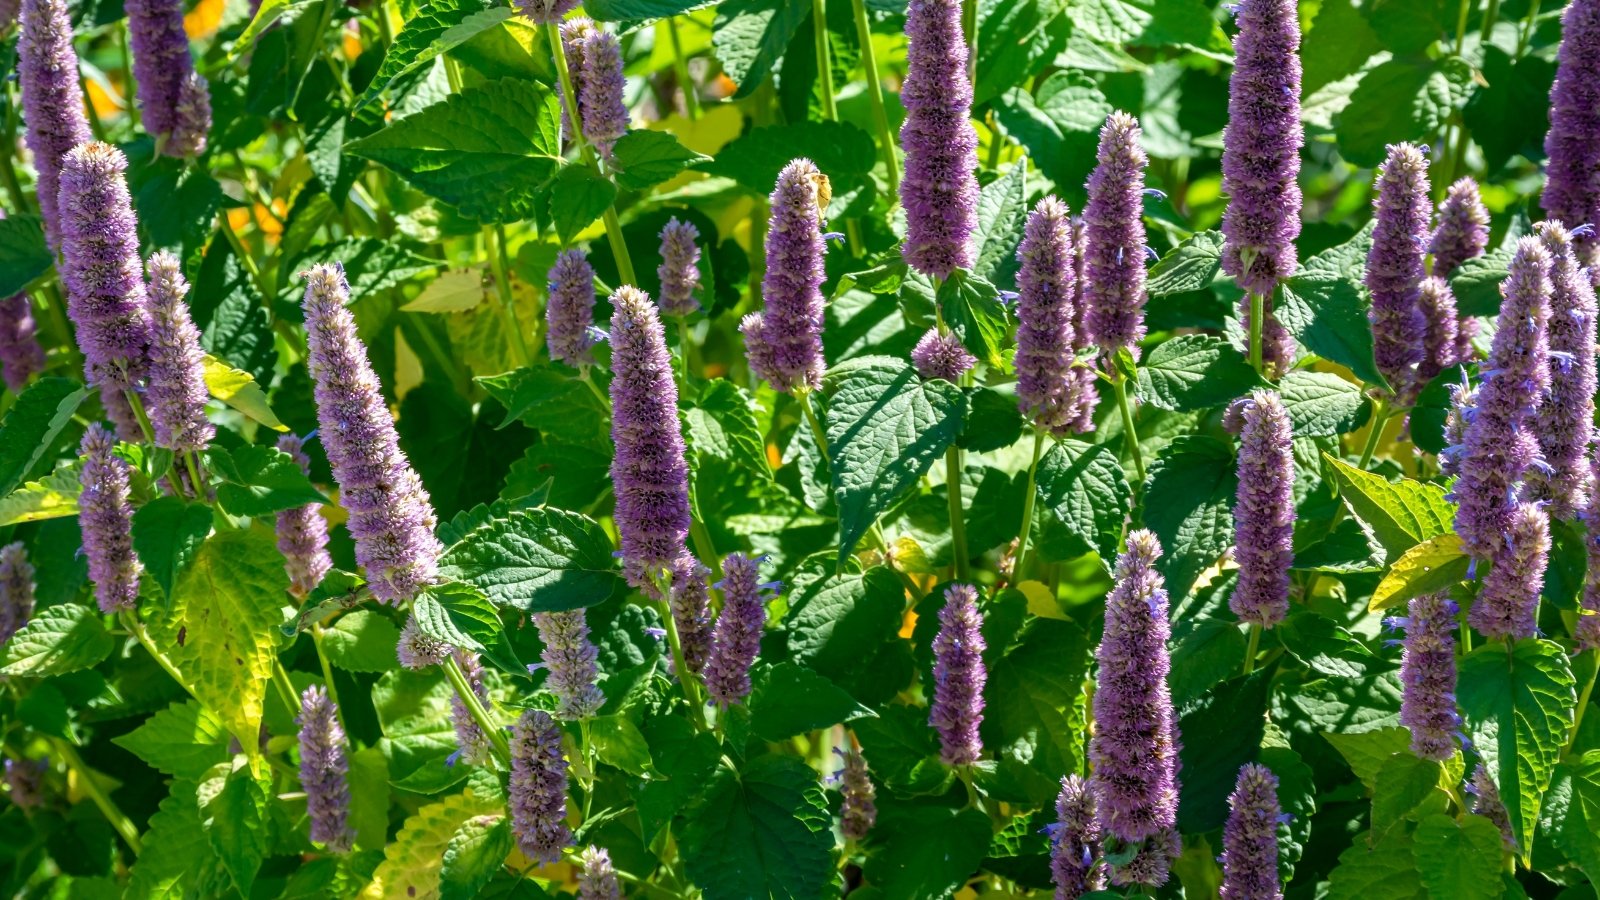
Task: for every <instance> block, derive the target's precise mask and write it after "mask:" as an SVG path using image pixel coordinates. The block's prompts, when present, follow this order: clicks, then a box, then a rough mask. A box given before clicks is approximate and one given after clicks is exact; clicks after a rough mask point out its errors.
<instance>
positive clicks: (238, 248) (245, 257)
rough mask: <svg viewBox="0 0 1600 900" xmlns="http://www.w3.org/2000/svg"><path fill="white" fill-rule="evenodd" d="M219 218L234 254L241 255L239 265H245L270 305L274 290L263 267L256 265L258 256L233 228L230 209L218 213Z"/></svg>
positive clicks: (262, 297) (264, 299)
mask: <svg viewBox="0 0 1600 900" xmlns="http://www.w3.org/2000/svg"><path fill="white" fill-rule="evenodd" d="M217 220H218V221H219V222H221V223H222V236H223V237H225V238H227V239H228V244H229V246H231V247H233V255H234V256H237V257H239V265H241V266H244V270H245V273H246V274H248V275H249V276H250V280H251V281H254V282H255V284H256V290H258V291H260V292H261V300H262V302H263V303H266V304H267V305H268V306H269V307H270V306H271V305H272V298H273V296H274V292H273V291H272V290H271V288H270V287H269V286H268V285H267V280H266V279H265V278H264V277H262V274H261V267H260V266H258V265H256V258H255V257H254V256H251V255H250V250H249V248H247V247H246V246H245V245H244V240H243V239H242V238H240V237H239V234H238V232H236V231H234V230H233V223H232V222H230V221H228V211H227V210H222V211H221V212H219V213H217Z"/></svg>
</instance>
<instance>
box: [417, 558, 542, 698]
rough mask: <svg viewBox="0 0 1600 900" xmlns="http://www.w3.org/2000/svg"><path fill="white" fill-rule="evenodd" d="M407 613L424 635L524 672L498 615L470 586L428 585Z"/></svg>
mask: <svg viewBox="0 0 1600 900" xmlns="http://www.w3.org/2000/svg"><path fill="white" fill-rule="evenodd" d="M411 614H412V615H413V616H414V617H415V618H416V620H417V627H418V628H420V629H421V630H422V632H423V633H424V634H427V635H429V636H431V637H434V638H437V639H438V640H441V641H444V642H445V643H446V644H449V645H450V646H452V647H461V648H463V649H466V650H471V651H472V652H473V653H481V654H483V656H484V658H485V659H488V660H489V661H491V662H493V663H494V664H495V665H497V666H499V667H500V668H501V669H504V670H505V671H507V672H513V673H515V674H518V675H521V674H522V673H524V672H526V671H527V668H526V667H525V666H523V665H522V663H521V662H519V661H518V660H517V656H516V653H515V652H513V651H512V649H511V644H510V640H509V639H508V637H507V635H506V629H505V625H504V624H503V623H501V621H500V614H499V613H498V612H496V611H495V608H494V606H493V605H492V604H491V603H490V602H489V598H487V597H485V596H484V595H483V592H482V591H480V590H478V588H477V587H476V586H474V585H470V584H463V583H462V582H459V581H444V582H442V583H440V584H435V585H431V586H430V587H428V588H427V589H426V590H424V591H423V592H422V593H421V594H418V595H417V597H416V599H415V600H413V601H412V604H411Z"/></svg>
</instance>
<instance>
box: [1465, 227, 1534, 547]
mask: <svg viewBox="0 0 1600 900" xmlns="http://www.w3.org/2000/svg"><path fill="white" fill-rule="evenodd" d="M1549 273H1550V252H1549V251H1548V250H1547V249H1545V246H1544V243H1543V242H1542V241H1541V240H1540V239H1539V238H1536V237H1527V238H1523V239H1521V240H1520V241H1518V242H1517V250H1516V255H1515V256H1513V257H1512V259H1511V266H1510V275H1508V276H1507V278H1506V280H1505V282H1504V283H1503V284H1502V285H1501V286H1500V292H1501V294H1502V295H1503V296H1504V298H1505V300H1504V302H1503V303H1501V305H1500V320H1499V329H1498V330H1497V331H1496V332H1495V336H1494V347H1493V349H1492V350H1491V351H1490V354H1489V364H1488V365H1489V367H1488V371H1487V372H1486V373H1485V376H1484V381H1483V384H1482V385H1480V386H1479V388H1478V395H1477V404H1476V406H1475V407H1474V411H1473V413H1472V418H1471V421H1470V422H1469V423H1468V425H1467V431H1466V439H1465V441H1463V445H1462V450H1461V457H1460V460H1459V462H1458V464H1457V465H1458V467H1459V469H1460V474H1459V476H1458V477H1457V478H1456V483H1455V491H1454V492H1455V496H1456V502H1457V504H1458V507H1457V510H1456V533H1457V534H1459V535H1460V536H1461V543H1462V546H1463V547H1465V548H1466V551H1467V553H1469V554H1470V555H1472V556H1473V557H1475V558H1477V559H1480V560H1481V559H1488V558H1490V557H1491V556H1492V555H1493V554H1494V553H1496V552H1498V551H1499V550H1500V549H1501V548H1502V547H1504V545H1505V538H1504V536H1505V534H1506V533H1507V532H1508V531H1509V530H1510V527H1511V518H1512V512H1513V510H1514V509H1515V507H1516V503H1517V492H1516V488H1517V483H1518V482H1520V481H1521V480H1522V476H1523V473H1524V472H1526V471H1527V470H1528V468H1529V467H1530V466H1532V465H1533V464H1534V462H1535V460H1537V459H1538V458H1539V441H1538V437H1537V435H1536V434H1535V432H1534V429H1533V423H1534V416H1535V414H1536V412H1537V410H1538V408H1539V404H1540V402H1541V401H1542V400H1543V398H1544V394H1545V391H1546V390H1547V389H1548V387H1549V384H1550V365H1549V359H1548V357H1549V351H1548V349H1547V337H1546V333H1545V332H1546V323H1547V322H1548V319H1549V309H1550V275H1549Z"/></svg>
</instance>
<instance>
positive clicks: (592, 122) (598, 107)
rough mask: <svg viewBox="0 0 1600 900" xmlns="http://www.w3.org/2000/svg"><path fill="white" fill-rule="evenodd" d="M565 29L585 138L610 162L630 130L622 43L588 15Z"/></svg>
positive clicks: (562, 31)
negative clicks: (619, 139) (625, 98)
mask: <svg viewBox="0 0 1600 900" xmlns="http://www.w3.org/2000/svg"><path fill="white" fill-rule="evenodd" d="M561 33H562V38H563V40H562V43H563V45H564V46H565V48H566V50H567V54H568V55H567V58H568V60H570V61H571V63H572V80H573V88H574V90H575V91H576V92H577V100H578V119H579V122H580V123H581V126H582V128H583V137H584V140H585V141H587V142H588V144H589V145H590V146H592V147H594V148H595V150H596V151H598V152H599V154H600V157H601V158H602V159H604V160H606V161H607V162H610V161H611V150H612V148H613V147H615V146H616V143H617V139H618V138H620V137H622V136H623V135H624V134H627V133H628V106H627V104H626V103H625V102H624V101H623V98H622V90H623V88H624V87H625V80H624V79H623V76H622V45H621V44H620V43H619V42H618V41H617V36H616V35H615V34H612V33H611V32H609V31H606V30H605V29H603V28H601V27H599V26H598V25H596V24H595V23H593V22H590V21H589V20H587V19H574V20H573V21H571V22H568V23H567V24H566V25H563V26H562V29H561ZM569 35H570V39H569Z"/></svg>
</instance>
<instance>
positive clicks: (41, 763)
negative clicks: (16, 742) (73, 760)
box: [5, 756, 50, 810]
mask: <svg viewBox="0 0 1600 900" xmlns="http://www.w3.org/2000/svg"><path fill="white" fill-rule="evenodd" d="M49 771H50V760H49V759H48V758H46V757H43V756H41V757H39V758H37V759H12V758H10V757H6V764H5V773H6V788H7V793H8V794H9V795H10V797H11V802H12V803H13V804H15V805H16V806H17V807H18V808H20V809H22V810H35V809H38V808H39V807H41V806H43V805H44V777H45V775H46V774H47V773H49Z"/></svg>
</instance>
